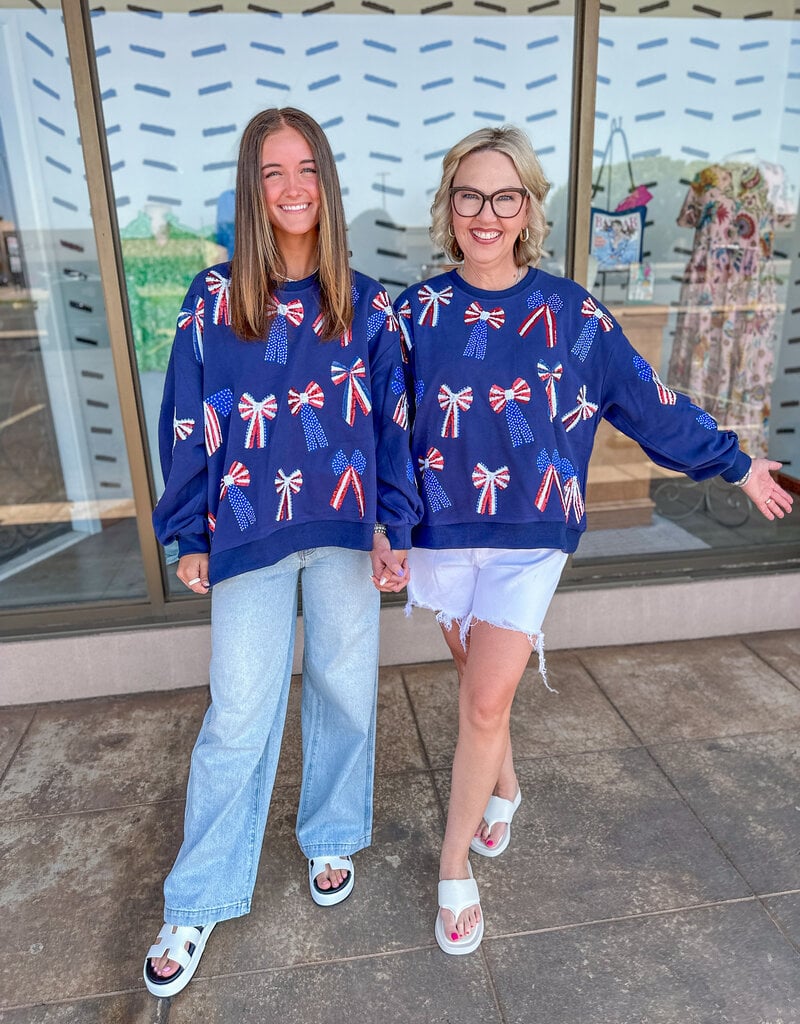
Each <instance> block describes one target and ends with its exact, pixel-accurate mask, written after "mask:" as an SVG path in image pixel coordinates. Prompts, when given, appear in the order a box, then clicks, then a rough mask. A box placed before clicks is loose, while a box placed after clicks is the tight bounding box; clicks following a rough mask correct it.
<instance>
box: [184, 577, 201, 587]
mask: <svg viewBox="0 0 800 1024" xmlns="http://www.w3.org/2000/svg"><path fill="white" fill-rule="evenodd" d="M199 582H200V577H199V576H195V578H194V579H193V580H189V582H188V583H187V584H186V586H187V587H193V586H194V585H195V583H199Z"/></svg>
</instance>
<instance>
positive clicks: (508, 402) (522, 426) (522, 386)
mask: <svg viewBox="0 0 800 1024" xmlns="http://www.w3.org/2000/svg"><path fill="white" fill-rule="evenodd" d="M530 400H531V387H530V384H528V382H527V381H526V380H523V378H522V377H517V379H516V380H515V381H514V383H513V384H512V385H511V387H510V388H501V387H500V385H499V384H492V386H491V387H490V388H489V405H490V406H491V407H492V410H493V411H494V412H496V413H501V412H502V411H503V410H504V409H505V413H506V423H507V424H508V432H509V434H510V435H511V444H512V445H513V446H514V447H515V448H519V446H520V445H521V444H533V432H532V431H531V428H530V426H529V425H528V421H527V420H526V419H525V417H524V416H523V414H522V409H520V407H519V404H520V402H522V403H527V402H530Z"/></svg>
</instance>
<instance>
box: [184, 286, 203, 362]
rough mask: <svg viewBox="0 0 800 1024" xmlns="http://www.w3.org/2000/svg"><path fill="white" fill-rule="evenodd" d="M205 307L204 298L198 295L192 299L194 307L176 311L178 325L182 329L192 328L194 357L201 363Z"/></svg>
mask: <svg viewBox="0 0 800 1024" xmlns="http://www.w3.org/2000/svg"><path fill="white" fill-rule="evenodd" d="M205 309H206V300H205V299H204V298H203V296H202V295H199V296H198V297H197V298H196V299H195V300H194V309H182V310H181V311H180V313H178V327H179V328H180V329H181V330H182V331H186V330H188V329H189V328H190V327H191V329H192V347H193V348H194V357H195V359H196V360H197V362H198V363H200V365H201V366H202V364H203V327H204V323H203V320H204V317H205Z"/></svg>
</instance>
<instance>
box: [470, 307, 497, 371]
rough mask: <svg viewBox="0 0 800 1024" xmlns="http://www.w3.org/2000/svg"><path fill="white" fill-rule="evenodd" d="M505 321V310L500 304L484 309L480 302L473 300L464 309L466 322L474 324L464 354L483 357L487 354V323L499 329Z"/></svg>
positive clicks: (477, 357)
mask: <svg viewBox="0 0 800 1024" xmlns="http://www.w3.org/2000/svg"><path fill="white" fill-rule="evenodd" d="M505 322H506V314H505V310H504V309H502V308H501V307H500V306H494V307H493V308H492V309H484V308H483V306H481V304H480V302H471V303H470V304H469V305H468V306H467V308H466V309H465V310H464V323H465V324H472V325H473V327H472V332H471V333H470V336H469V339H468V341H467V347H466V348H465V349H464V355H465V356H474V358H475V359H483V357H484V356H485V355H486V338H487V336H488V333H489V332H488V328H487V326H486V325H487V324H488V325H489V327H492V328H493V329H494V330H495V331H499V330H500V328H501V327H502V326H503V324H504V323H505Z"/></svg>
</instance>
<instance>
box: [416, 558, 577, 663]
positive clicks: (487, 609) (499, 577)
mask: <svg viewBox="0 0 800 1024" xmlns="http://www.w3.org/2000/svg"><path fill="white" fill-rule="evenodd" d="M567 558H568V555H567V554H566V553H565V552H563V551H558V550H556V549H554V548H534V549H529V548H444V549H439V550H436V549H433V548H413V549H412V550H411V552H410V553H409V556H408V564H409V568H410V570H411V578H410V580H409V582H408V606H407V609H406V610H407V614H409V613H410V610H411V607H412V606H414V607H418V608H430V609H432V610H433V611H435V612H436V618H437V620H438V621H439V623H441V625H442V626H443V627H444V628H445V629H448V630H449V629H451V628H452V626H453V623H454V622H455V623H458V631H459V636H460V638H461V644H462V646H463V647H464V648H465V649H466V642H467V634H468V633H469V628H470V626H471V625H472V623H473V621H475V620H479V621H481V622H488V623H489V624H490V625H492V626H499V627H500V628H502V629H513V630H516V631H517V632H519V633H524V634H525V635H526V636H527V637H528V640H529V641H530V644H531V647H532V648H533V649H534V650H536V651H537V653H538V654H539V670H540V672H541V673H542V676H543V678H544V679H545V682H547V677H546V675H545V671H544V634H543V633H542V623H543V622H544V617H545V615H546V614H547V609H548V608H549V607H550V601H551V600H552V598H553V594H554V593H555V589H556V587H557V586H558V581H559V579H560V578H561V572H562V570H563V568H564V564H565V563H566V561H567Z"/></svg>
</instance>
